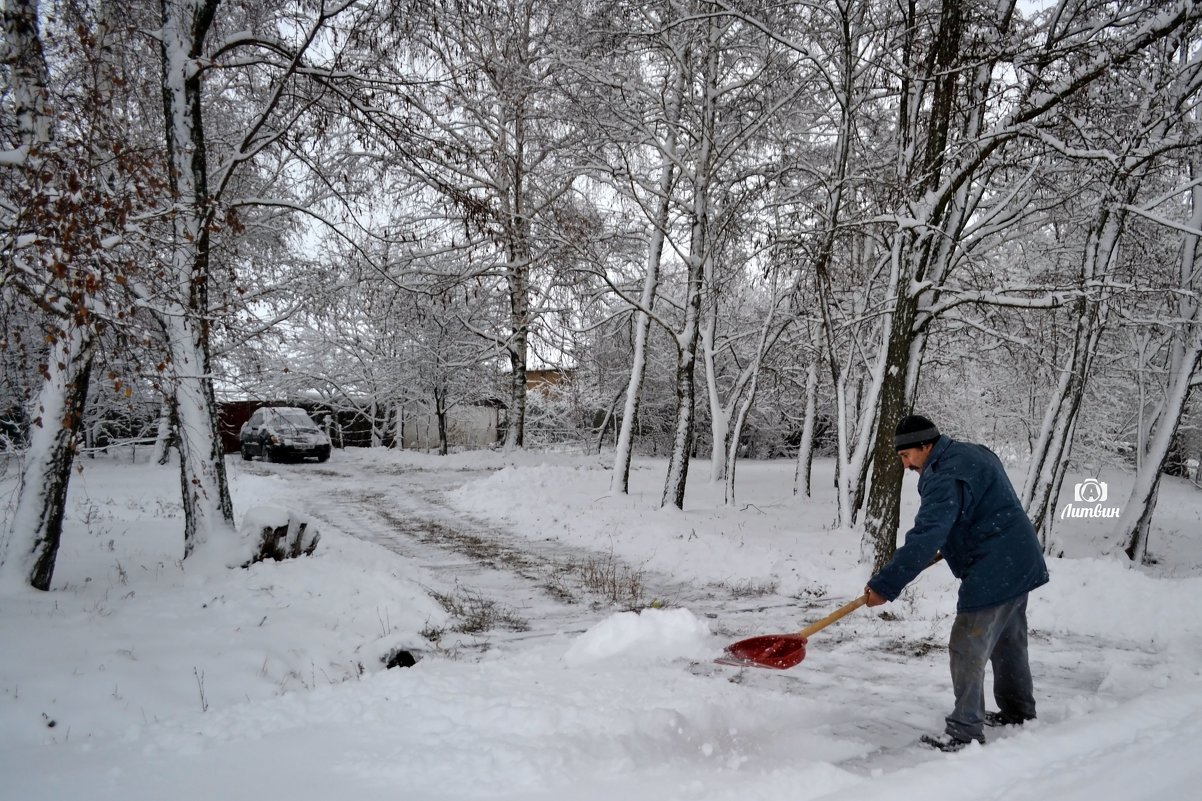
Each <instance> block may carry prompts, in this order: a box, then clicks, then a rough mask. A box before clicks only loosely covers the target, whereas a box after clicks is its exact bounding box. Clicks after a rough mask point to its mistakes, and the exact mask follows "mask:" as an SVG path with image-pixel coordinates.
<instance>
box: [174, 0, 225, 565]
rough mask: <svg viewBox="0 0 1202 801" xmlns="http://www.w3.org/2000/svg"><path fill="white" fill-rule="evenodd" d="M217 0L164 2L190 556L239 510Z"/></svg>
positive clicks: (178, 401)
mask: <svg viewBox="0 0 1202 801" xmlns="http://www.w3.org/2000/svg"><path fill="white" fill-rule="evenodd" d="M217 5H218V0H162V5H161V10H162V21H163V28H162V33H161V56H162V67H163V114H164V123H165V132H166V141H167V157H168V159H167V161H168V169H169V175H170V184H171V195H172V201H173V206H174V209H173V211H172V213H171V227H172V231H171V233H172V239H171V243H170V254H169V258H170V269H171V274H172V277H173V279H174V291H175V293H176V298H175V301H176V303H177V304H178V306H177V308H175V309H173V310H172V311H173V312H174V313H171V312H169V313H168V314H166V315H165V320H164V328H165V330H166V332H167V340H168V350H169V353H170V355H171V375H172V378H173V379H174V391H175V405H176V411H177V413H178V415H179V448H180V486H181V489H182V495H183V506H184V557H185V558H187V556H189V555H190V554H191V553H192V552H193V551H194V550H195V549H196V548H197V547H198V546H200V545H202V544H203V543H204V542H205V541H206V540H207V539H208V537H209V535H210V533H211V532H212V531H213V530H214V528H215V527H216V526H232V525H233V518H234V511H233V504H232V502H231V501H230V494H229V486H228V484H227V481H226V474H225V461H224V454H223V452H222V448H221V438H220V437H219V436H218V432H217V404H216V399H215V397H214V392H213V375H212V372H211V355H210V334H209V313H210V310H209V284H210V279H211V276H210V270H209V230H210V220H211V208H210V201H209V196H208V172H207V166H206V163H205V138H204V127H203V121H202V114H201V76H200V64H199V62H198V59H199V58H200V56H201V53H202V48H203V45H204V41H205V37H206V35H207V34H208V31H209V28H210V26H211V25H212V22H213V17H214V14H215V13H216V10H217Z"/></svg>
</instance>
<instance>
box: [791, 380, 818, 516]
mask: <svg viewBox="0 0 1202 801" xmlns="http://www.w3.org/2000/svg"><path fill="white" fill-rule="evenodd" d="M817 410H818V362H817V360H816V359H811V360H810V364H809V366H808V367H807V368H806V405H805V417H804V418H803V419H802V423H801V442H799V443H798V444H797V468H796V469H795V470H794V471H793V494H794V495H796V494H797V491H798V490H801V492H802V494H804V495H805V496H806V497H807V498H808V497H810V470H811V468H812V467H813V463H814V418H815V416H816V415H817Z"/></svg>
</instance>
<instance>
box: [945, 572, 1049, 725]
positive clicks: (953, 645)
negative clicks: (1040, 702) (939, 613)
mask: <svg viewBox="0 0 1202 801" xmlns="http://www.w3.org/2000/svg"><path fill="white" fill-rule="evenodd" d="M949 649H950V651H951V663H952V689H953V690H954V691H955V693H956V708H955V710H954V711H953V712H952V714H950V715H948V716H947V733H948V734H950V735H951V736H952V737H955V738H956V739H957V740H977V741H979V742H982V743H983V742H985V731H984V724H985V663H986V662H992V663H993V698H994V700H995V701H997V705H998V711H1000V712H1001V713H1002V714H1003V715H1006V716H1008V717H1011V718H1016V719H1018V720H1029V719H1031V718H1034V717H1035V693H1034V689H1033V687H1032V684H1031V665H1030V663H1029V662H1028V661H1027V595H1026V593H1024V594H1022V595H1020V596H1019V597H1018V598H1015V599H1014V600H1012V601H1007V602H1006V603H1004V604H998V605H997V606H991V607H989V608H988V609H981V610H978V611H976V612H962V613H961V614H958V615H956V622H955V623H954V624H953V625H952V637H951V642H950V644H949Z"/></svg>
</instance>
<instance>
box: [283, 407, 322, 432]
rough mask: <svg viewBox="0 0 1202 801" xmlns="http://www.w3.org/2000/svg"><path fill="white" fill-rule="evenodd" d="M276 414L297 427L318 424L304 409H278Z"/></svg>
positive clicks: (308, 426)
mask: <svg viewBox="0 0 1202 801" xmlns="http://www.w3.org/2000/svg"><path fill="white" fill-rule="evenodd" d="M275 416H276V417H277V418H279V419H280V420H283V421H284V422H285V423H288V424H289V425H293V426H296V427H297V428H317V424H316V423H314V422H313V421H312V420H311V419H310V418H309V415H308V414H306V413H305V412H304V410H302V409H276V410H275Z"/></svg>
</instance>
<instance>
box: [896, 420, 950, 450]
mask: <svg viewBox="0 0 1202 801" xmlns="http://www.w3.org/2000/svg"><path fill="white" fill-rule="evenodd" d="M937 439H939V429H938V428H936V427H935V424H934V423H932V422H931V421H930V420H928V419H926V418H925V417H923V416H922V415H920V414H912V415H909V416H908V417H903V418H902V419H901V422H899V423H898V424H897V431H895V432H894V435H893V447H894V448H895V449H897V450H899V451H900V450H904V449H906V448H917V447H919V446H921V445H926V444H927V443H928V442H934V441H935V440H937Z"/></svg>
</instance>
